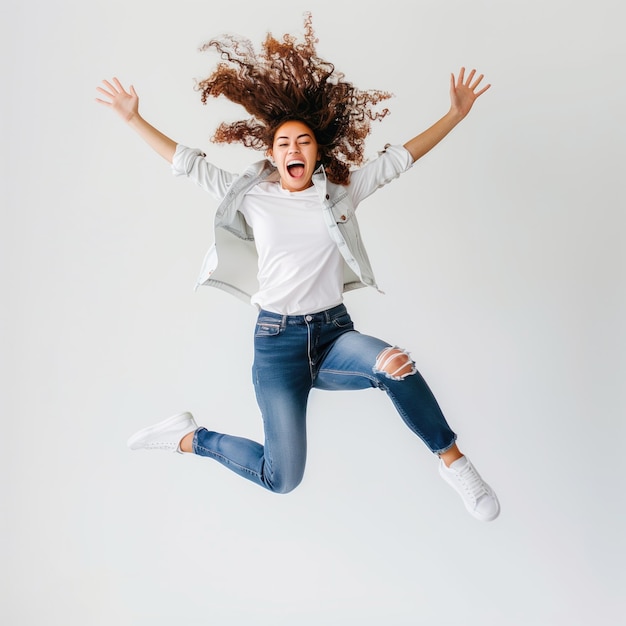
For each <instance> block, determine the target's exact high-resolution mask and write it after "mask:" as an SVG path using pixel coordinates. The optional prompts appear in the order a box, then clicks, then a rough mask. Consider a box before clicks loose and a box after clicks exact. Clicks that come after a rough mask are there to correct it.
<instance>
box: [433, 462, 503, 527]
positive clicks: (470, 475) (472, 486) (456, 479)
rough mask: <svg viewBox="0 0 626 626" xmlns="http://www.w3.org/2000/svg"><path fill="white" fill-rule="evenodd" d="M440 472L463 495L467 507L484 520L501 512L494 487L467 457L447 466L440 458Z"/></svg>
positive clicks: (475, 515)
mask: <svg viewBox="0 0 626 626" xmlns="http://www.w3.org/2000/svg"><path fill="white" fill-rule="evenodd" d="M439 473H440V474H441V477H442V478H443V479H444V480H445V481H446V482H447V483H448V484H449V485H451V486H452V488H453V489H454V490H455V491H456V492H457V493H458V494H459V495H460V496H461V498H462V499H463V503H464V504H465V508H466V509H467V510H468V511H469V512H470V513H471V514H472V515H473V516H474V517H475V518H476V519H479V520H481V521H482V522H490V521H492V520H494V519H496V517H498V515H499V514H500V503H499V502H498V498H497V496H496V494H495V492H494V491H493V489H492V488H491V487H490V486H489V485H488V484H487V483H486V482H485V481H484V480H483V479H482V478H481V477H480V474H479V473H478V472H477V471H476V469H475V468H474V466H473V465H472V464H471V463H470V460H469V459H468V458H467V457H465V456H464V457H461V458H460V459H457V460H456V461H454V463H451V464H450V467H447V466H446V464H445V463H444V462H443V460H441V459H439Z"/></svg>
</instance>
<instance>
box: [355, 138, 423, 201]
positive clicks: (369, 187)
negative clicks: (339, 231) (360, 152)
mask: <svg viewBox="0 0 626 626" xmlns="http://www.w3.org/2000/svg"><path fill="white" fill-rule="evenodd" d="M412 166H413V158H412V157H411V153H410V152H409V151H408V150H407V149H406V148H405V147H404V146H389V145H387V146H385V149H384V150H383V151H382V152H381V153H379V155H378V156H377V157H376V158H375V159H374V160H372V161H369V162H368V163H366V164H365V165H364V166H363V167H361V168H360V169H358V170H355V171H354V172H352V174H351V175H350V194H351V195H352V201H353V203H354V206H355V207H356V206H357V205H358V204H359V203H360V202H361V201H362V200H364V199H365V198H367V197H368V196H370V195H371V194H373V193H374V192H375V191H376V190H377V189H379V188H380V187H384V186H385V185H386V184H387V183H390V182H391V181H392V180H394V179H396V178H398V176H400V174H403V173H404V172H406V171H407V170H409V169H411V167H412Z"/></svg>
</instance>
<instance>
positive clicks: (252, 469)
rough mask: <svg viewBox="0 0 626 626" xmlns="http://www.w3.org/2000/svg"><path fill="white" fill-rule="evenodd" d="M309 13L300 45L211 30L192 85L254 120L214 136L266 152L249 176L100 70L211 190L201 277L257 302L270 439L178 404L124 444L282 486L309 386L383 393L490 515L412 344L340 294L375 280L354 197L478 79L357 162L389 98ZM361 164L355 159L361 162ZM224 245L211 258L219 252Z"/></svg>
mask: <svg viewBox="0 0 626 626" xmlns="http://www.w3.org/2000/svg"><path fill="white" fill-rule="evenodd" d="M315 42H316V40H315V37H314V33H313V28H312V24H311V17H310V15H308V16H307V18H306V21H305V38H304V42H303V43H297V42H296V40H295V38H294V37H292V36H290V35H285V36H284V37H283V39H282V40H277V39H275V38H273V37H272V36H271V35H268V37H267V39H266V40H265V42H264V43H263V50H262V53H261V54H258V55H257V54H256V53H255V52H254V51H253V50H252V48H251V46H250V44H249V42H247V41H246V40H245V39H240V38H237V37H233V36H225V37H223V38H221V39H216V40H212V41H210V42H209V43H208V44H206V46H204V49H206V48H208V47H214V48H215V49H216V50H217V51H218V52H219V53H220V55H221V58H222V62H221V63H219V64H218V66H217V68H216V69H215V71H214V72H213V73H212V74H211V75H210V76H209V77H208V78H207V79H205V80H203V81H202V82H200V83H199V84H198V87H197V89H198V90H199V91H200V92H201V94H202V101H203V103H206V102H207V99H208V98H209V97H217V96H219V95H224V96H225V97H227V98H228V99H229V100H231V101H232V102H235V103H237V104H240V105H242V106H243V107H244V108H245V109H246V110H247V112H248V113H249V114H250V115H251V116H252V117H251V118H250V119H247V120H242V121H238V122H234V123H231V124H226V123H224V124H222V125H221V126H220V127H219V128H218V129H217V131H216V133H215V136H214V137H213V140H214V141H217V142H241V143H243V144H244V145H245V146H247V147H251V148H255V149H261V150H264V151H265V155H266V157H267V158H265V159H263V160H262V161H259V162H257V163H255V164H253V165H252V166H250V167H248V168H247V169H246V170H245V171H244V173H243V174H241V175H234V174H231V173H229V172H225V171H223V170H221V169H219V168H218V167H216V166H215V165H213V164H211V163H209V162H208V161H207V160H206V159H205V156H206V155H205V154H204V153H202V152H201V151H200V150H195V149H190V148H187V147H185V146H182V145H180V144H177V143H176V142H174V141H173V140H172V139H170V138H169V137H167V136H165V135H163V134H162V133H161V132H160V131H158V130H157V129H156V128H154V127H153V126H151V125H150V124H149V123H148V122H147V121H145V120H144V119H143V118H142V117H141V115H140V114H139V98H138V96H137V93H136V91H135V89H134V88H133V86H131V87H130V89H129V90H128V91H127V90H126V89H125V88H124V87H123V86H122V84H121V83H120V81H119V80H117V79H116V78H114V79H113V81H112V82H109V81H104V82H103V85H102V86H101V87H98V91H99V93H100V94H101V96H102V98H98V101H99V102H100V103H101V104H103V105H106V106H107V107H109V108H112V109H113V110H114V111H116V112H117V113H118V114H119V115H120V116H121V117H122V118H123V119H124V120H125V121H126V122H127V123H128V125H129V126H130V127H131V128H133V129H134V130H135V131H136V132H137V133H138V134H139V135H140V136H141V137H142V138H143V139H144V140H145V141H147V143H148V144H149V145H150V146H151V147H152V148H153V149H154V150H156V151H157V152H158V153H159V154H160V155H161V156H163V157H164V158H165V159H166V160H167V161H169V162H170V163H171V164H172V169H173V172H174V174H175V175H179V176H187V177H189V178H191V179H192V180H194V181H195V182H196V183H197V184H199V185H200V186H202V187H203V188H204V189H206V190H207V191H208V192H210V193H211V194H212V195H214V196H215V197H216V198H217V200H219V202H220V204H219V206H218V208H217V212H216V217H215V243H214V245H213V246H212V248H211V249H210V250H209V252H208V254H207V256H206V258H205V261H204V264H203V267H202V271H201V274H200V277H199V279H198V284H199V285H212V286H216V287H220V288H222V289H225V290H226V291H229V292H230V293H232V294H234V295H237V296H239V297H241V298H242V299H244V300H246V301H247V302H251V303H252V304H253V305H255V306H256V307H257V308H258V310H259V314H258V319H257V325H256V329H255V353H254V364H253V379H254V385H255V391H256V396H257V400H258V404H259V407H260V409H261V413H262V417H263V424H264V433H265V441H264V444H263V445H261V444H260V443H257V442H254V441H251V440H249V439H244V438H241V437H234V436H231V435H226V434H222V433H216V432H213V431H209V430H207V429H206V428H198V425H197V424H196V422H195V420H194V418H193V417H192V415H191V414H190V413H181V414H179V415H175V416H173V417H170V418H168V419H166V420H164V421H162V422H159V423H158V424H156V425H154V426H150V427H148V428H145V429H143V430H141V431H139V432H138V433H136V434H135V435H133V436H132V437H131V438H130V439H129V442H128V445H129V447H130V448H131V449H133V450H135V449H141V448H143V449H164V450H173V451H177V452H187V453H195V454H198V455H202V456H208V457H211V458H214V459H216V460H217V461H219V462H220V463H222V464H224V465H225V466H227V467H229V468H230V469H231V470H232V471H234V472H236V473H238V474H239V475H241V476H243V477H245V478H247V479H249V480H251V481H253V482H255V483H257V484H259V485H261V486H263V487H265V488H266V489H269V490H271V491H273V492H277V493H286V492H289V491H291V490H292V489H294V488H295V487H296V486H297V485H298V484H299V483H300V481H301V480H302V476H303V473H304V466H305V460H306V406H307V399H308V395H309V392H310V390H311V389H312V388H319V389H328V390H332V389H365V388H372V387H374V388H380V389H382V390H384V391H385V392H386V393H387V394H388V396H389V397H390V399H391V400H392V402H393V403H394V405H395V407H396V409H397V410H398V412H399V414H400V416H401V417H402V418H403V420H404V421H405V423H406V424H407V425H408V426H409V428H410V429H411V430H412V431H413V432H414V433H415V434H417V435H418V436H419V437H420V438H421V439H422V440H423V441H424V443H425V444H426V445H427V446H428V448H429V449H430V450H431V451H432V452H433V453H435V454H437V455H438V456H439V459H440V461H439V471H440V473H441V475H442V477H443V478H444V479H445V480H446V482H448V483H449V484H450V485H451V486H452V487H453V488H454V489H455V490H456V491H457V492H458V493H459V494H460V496H461V498H462V499H463V502H464V504H465V506H466V508H467V509H468V510H469V512H470V513H471V514H472V515H473V516H474V517H476V518H477V519H480V520H483V521H490V520H493V519H495V518H496V517H497V516H498V514H499V511H500V505H499V503H498V499H497V497H496V495H495V493H494V492H493V490H492V489H491V488H490V487H489V485H487V484H486V483H485V482H484V481H483V480H482V478H481V477H480V475H479V474H478V472H477V471H476V469H475V468H474V466H473V465H472V463H471V462H470V461H469V460H468V459H467V457H465V456H464V455H463V454H462V453H461V451H460V450H459V448H458V446H457V444H456V435H455V433H454V432H453V431H452V430H451V429H450V427H449V425H448V423H447V422H446V419H445V417H444V416H443V414H442V412H441V409H440V407H439V405H438V403H437V401H436V400H435V398H434V396H433V394H432V393H431V391H430V389H429V388H428V386H427V385H426V383H425V381H424V380H423V378H422V377H421V375H420V374H419V372H418V371H417V369H416V367H415V364H414V363H413V361H412V360H411V358H410V357H409V355H408V353H407V352H406V351H404V350H402V349H400V348H397V347H393V346H391V345H389V344H387V343H385V342H383V341H381V340H379V339H376V338H374V337H369V336H367V335H363V334H361V333H359V332H357V331H356V330H354V327H353V324H352V321H351V319H350V316H349V315H348V312H347V310H346V308H345V306H344V304H343V293H344V292H345V291H347V290H350V289H354V288H357V287H363V286H371V287H376V282H375V279H374V273H373V271H372V268H371V265H370V262H369V259H368V257H367V253H366V251H365V248H364V246H363V242H362V240H361V235H360V233H359V229H358V224H357V221H356V216H355V209H356V207H357V206H358V204H359V203H360V202H361V200H363V199H364V198H366V197H367V196H369V195H370V194H372V193H373V192H374V191H375V190H376V189H378V188H379V187H381V186H382V185H384V184H386V183H388V182H390V181H391V180H393V179H394V178H396V177H397V176H399V175H400V174H401V173H403V172H405V171H407V170H408V169H410V167H411V166H412V165H413V163H414V162H415V161H417V160H418V159H420V158H421V157H422V156H423V155H424V154H426V153H427V152H428V151H429V150H431V149H432V148H433V147H434V146H435V145H436V144H437V143H439V142H440V141H441V140H442V139H443V138H444V137H445V136H446V135H447V134H448V133H449V132H450V131H451V130H452V129H453V128H454V127H455V126H456V125H457V124H458V123H459V122H460V121H461V120H462V119H464V118H465V116H466V115H467V114H468V113H469V111H470V109H471V108H472V105H473V104H474V102H475V100H476V98H478V97H479V96H480V95H481V94H483V93H484V92H485V91H486V90H487V89H488V88H489V85H486V86H484V87H482V88H479V85H480V83H481V82H482V79H483V76H482V75H480V76H478V77H476V74H475V71H474V70H472V71H471V72H470V73H469V74H468V76H467V77H466V76H465V70H464V69H463V68H461V70H460V72H459V75H458V78H456V79H455V77H454V75H452V76H451V79H450V99H451V105H450V110H449V111H448V113H446V115H444V116H443V117H442V118H441V119H440V120H439V121H437V122H436V123H435V124H434V125H433V126H431V127H430V128H428V129H427V130H426V131H424V132H422V133H421V134H419V135H417V136H415V137H413V138H412V139H410V140H409V141H407V142H406V143H405V144H404V145H403V146H388V147H386V149H385V150H384V152H382V153H381V154H380V155H379V156H378V157H377V158H376V159H374V160H372V161H370V162H368V163H367V164H365V165H363V161H364V157H363V152H364V139H365V138H366V137H367V135H368V134H369V131H370V123H371V121H373V120H377V119H382V118H383V117H384V116H385V115H386V114H387V110H386V109H384V110H383V111H382V112H376V111H375V107H376V106H377V105H378V104H379V103H380V102H381V101H383V100H385V99H387V98H389V97H390V95H389V94H388V93H385V92H380V91H367V92H364V91H360V90H358V89H357V88H356V87H354V86H353V85H352V84H351V83H349V82H347V81H345V80H344V76H343V75H342V74H340V73H338V72H336V71H335V68H334V66H333V65H332V64H330V63H328V62H327V61H325V60H324V59H321V58H319V57H318V56H317V54H316V51H315ZM358 166H362V167H358ZM218 256H219V262H218Z"/></svg>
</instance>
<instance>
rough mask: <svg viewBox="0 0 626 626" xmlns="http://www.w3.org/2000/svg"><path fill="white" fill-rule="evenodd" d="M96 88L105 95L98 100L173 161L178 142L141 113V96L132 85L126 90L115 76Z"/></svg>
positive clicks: (152, 146)
mask: <svg viewBox="0 0 626 626" xmlns="http://www.w3.org/2000/svg"><path fill="white" fill-rule="evenodd" d="M96 90H97V91H98V92H99V93H100V94H101V95H102V96H103V98H96V101H97V102H99V103H100V104H103V105H104V106H107V107H110V108H111V109H113V110H114V111H115V112H116V113H117V114H118V115H119V116H120V117H121V118H122V119H123V120H124V121H125V122H126V123H127V124H128V125H129V126H130V127H131V128H132V129H133V130H134V131H135V132H136V133H137V134H138V135H139V136H140V137H141V138H142V139H143V140H144V141H146V143H147V144H148V145H149V146H150V147H151V148H152V149H153V150H155V151H156V152H158V153H159V154H160V155H161V156H162V157H163V158H164V159H166V160H167V161H169V162H170V163H171V162H172V159H173V158H174V152H176V142H175V141H173V140H172V139H170V138H169V137H167V136H166V135H164V134H163V133H162V132H161V131H160V130H157V129H156V128H155V127H154V126H152V125H151V124H149V123H148V122H146V120H144V119H143V118H142V117H141V115H139V96H138V95H137V92H136V91H135V88H134V87H133V86H132V85H131V86H130V88H129V91H126V90H125V89H124V87H122V84H121V83H120V81H119V80H118V79H117V78H114V79H113V82H112V83H110V82H109V81H108V80H104V81H102V86H101V87H97V88H96Z"/></svg>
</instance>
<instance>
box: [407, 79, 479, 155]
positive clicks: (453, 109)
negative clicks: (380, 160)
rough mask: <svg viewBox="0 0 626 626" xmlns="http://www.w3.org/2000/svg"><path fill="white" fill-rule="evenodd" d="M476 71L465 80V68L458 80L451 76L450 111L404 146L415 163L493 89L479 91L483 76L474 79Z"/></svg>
mask: <svg viewBox="0 0 626 626" xmlns="http://www.w3.org/2000/svg"><path fill="white" fill-rule="evenodd" d="M475 76H476V70H472V71H471V72H470V73H469V74H468V76H467V78H465V68H464V67H462V68H461V70H460V71H459V76H458V79H456V80H455V78H454V74H451V75H450V110H449V111H448V112H447V113H446V114H445V115H444V116H443V117H442V118H441V119H440V120H439V121H437V122H435V123H434V124H433V125H432V126H431V127H430V128H428V129H426V130H425V131H424V132H423V133H420V134H419V135H417V136H416V137H413V139H410V140H409V141H407V142H406V143H405V144H404V147H405V148H406V149H407V150H408V151H409V152H410V153H411V156H412V157H413V160H414V161H417V159H419V158H421V157H423V156H424V155H425V154H426V153H427V152H429V151H430V150H432V149H433V148H434V147H435V146H436V145H437V144H438V143H439V142H440V141H441V140H442V139H443V138H444V137H445V136H446V135H447V134H448V133H449V132H450V131H451V130H452V129H453V128H454V127H455V126H456V125H457V124H458V123H459V122H460V121H461V120H463V119H464V118H465V116H466V115H467V114H468V113H469V112H470V110H471V108H472V105H473V104H474V102H475V101H476V98H478V96H480V95H482V94H483V93H485V91H487V89H489V87H491V85H485V86H484V87H482V88H481V89H480V90H478V91H477V89H478V86H479V85H480V83H481V81H482V79H483V75H482V74H480V76H478V77H476V78H474V77H475Z"/></svg>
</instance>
